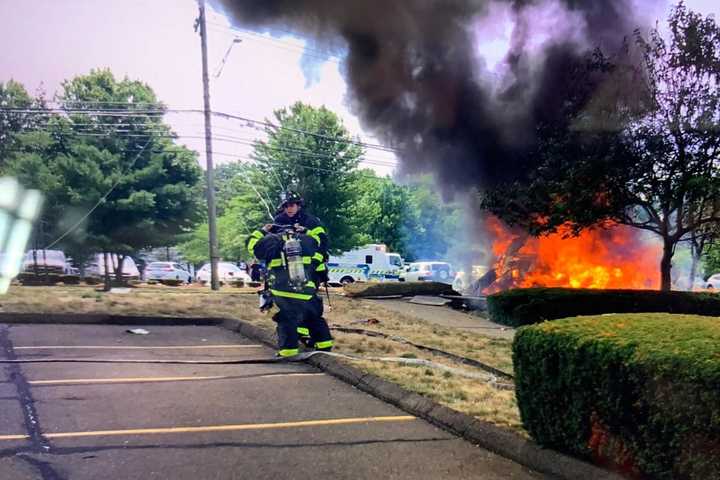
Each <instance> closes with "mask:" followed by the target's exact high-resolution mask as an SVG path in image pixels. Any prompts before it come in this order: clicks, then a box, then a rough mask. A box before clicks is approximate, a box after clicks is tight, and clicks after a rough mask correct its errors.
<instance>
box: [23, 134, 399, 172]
mask: <svg viewBox="0 0 720 480" xmlns="http://www.w3.org/2000/svg"><path fill="white" fill-rule="evenodd" d="M31 131H42V132H46V133H57V134H61V135H67V136H70V135H77V136H83V137H121V138H146V137H147V136H148V135H151V136H154V137H155V138H167V139H172V140H177V139H192V140H201V139H204V138H205V137H204V136H202V135H182V134H177V133H171V134H166V133H165V132H153V131H146V132H133V131H117V130H113V131H112V132H105V133H92V132H88V131H73V132H69V133H66V132H59V131H53V130H50V129H38V128H35V129H31ZM212 138H213V140H217V141H218V142H225V143H232V144H239V145H247V146H251V147H254V146H255V144H256V143H257V142H260V141H259V140H253V139H238V138H237V137H231V136H225V135H213V136H212ZM263 148H265V149H267V150H270V151H274V152H283V153H291V154H297V155H301V156H304V157H307V158H324V159H329V160H332V159H336V158H338V156H334V155H327V154H322V153H315V152H309V151H307V150H299V149H293V148H282V147H274V146H271V145H267V144H265V145H264V146H263ZM359 163H368V164H371V165H375V166H381V167H391V168H392V167H396V166H397V165H398V163H397V162H393V161H390V160H387V161H386V160H384V159H378V158H361V159H359Z"/></svg>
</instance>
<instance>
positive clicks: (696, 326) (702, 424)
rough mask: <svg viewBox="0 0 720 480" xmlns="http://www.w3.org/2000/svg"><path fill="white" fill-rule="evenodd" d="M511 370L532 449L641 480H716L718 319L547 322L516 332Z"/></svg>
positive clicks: (719, 447)
mask: <svg viewBox="0 0 720 480" xmlns="http://www.w3.org/2000/svg"><path fill="white" fill-rule="evenodd" d="M513 363H514V367H515V370H514V371H515V385H516V394H517V400H518V406H519V408H520V414H521V417H522V420H523V424H524V426H525V428H526V429H527V431H528V432H529V433H530V435H531V436H532V437H533V438H534V439H535V440H536V441H537V442H538V443H539V444H541V445H543V446H546V447H550V448H554V449H557V450H560V451H563V452H566V453H570V454H573V455H576V456H579V457H581V458H584V459H589V460H593V461H595V463H598V464H601V465H610V466H613V467H614V468H616V469H618V470H620V471H622V472H623V473H625V474H630V475H631V476H635V477H640V478H658V479H703V480H705V479H710V478H720V319H718V318H715V317H701V316H691V315H670V314H662V313H650V314H622V315H603V316H596V317H582V318H569V319H564V320H558V321H554V322H545V323H543V324H541V325H534V326H531V327H523V328H521V329H519V330H518V332H517V333H516V335H515V341H514V344H513Z"/></svg>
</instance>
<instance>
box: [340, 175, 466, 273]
mask: <svg viewBox="0 0 720 480" xmlns="http://www.w3.org/2000/svg"><path fill="white" fill-rule="evenodd" d="M354 185H355V186H354V189H355V190H356V191H358V192H359V194H358V198H357V201H356V202H355V204H354V205H353V208H352V211H351V217H352V219H353V221H354V229H355V231H356V237H355V241H356V243H357V244H363V243H384V244H386V245H387V246H388V248H390V250H392V251H393V252H398V253H400V254H401V255H402V256H403V257H405V258H406V259H407V260H410V261H412V260H418V259H442V258H445V256H446V255H447V252H448V249H449V247H450V244H451V243H453V241H455V240H456V239H457V238H458V229H459V225H460V212H461V209H460V207H459V206H458V205H452V204H446V203H444V202H443V201H442V199H441V198H440V196H439V195H438V193H437V192H436V191H435V188H434V184H433V181H432V178H431V177H429V176H422V177H418V178H412V179H408V184H407V185H398V184H397V183H395V182H394V181H393V180H392V179H391V178H389V177H385V178H381V177H377V176H376V175H375V174H374V172H372V170H361V171H359V172H357V174H356V180H355V184H354Z"/></svg>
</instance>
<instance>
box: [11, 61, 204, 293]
mask: <svg viewBox="0 0 720 480" xmlns="http://www.w3.org/2000/svg"><path fill="white" fill-rule="evenodd" d="M60 99H61V101H62V103H63V106H64V108H65V109H67V111H68V114H67V115H62V116H60V115H58V116H55V117H52V118H50V119H48V120H47V121H46V122H45V123H44V124H43V125H42V128H41V129H39V130H37V131H31V132H29V133H27V134H23V135H22V136H20V142H21V150H22V153H20V154H18V155H16V156H15V157H14V158H13V159H11V162H10V169H11V171H12V172H13V173H14V174H16V175H17V176H18V177H19V178H20V179H21V181H24V183H25V184H26V185H29V186H32V187H35V188H38V189H40V190H41V191H43V192H44V194H45V195H46V198H47V204H48V205H49V207H48V208H46V210H45V213H44V218H43V219H44V220H45V221H46V222H47V223H48V224H49V225H52V226H53V227H54V228H52V229H51V230H52V232H51V233H52V234H53V235H54V236H55V237H57V236H60V235H63V234H65V233H66V232H69V234H68V235H67V236H65V237H63V239H62V243H61V245H64V246H66V247H67V248H73V246H72V245H73V244H74V245H75V246H77V245H82V246H84V248H85V250H86V251H96V252H115V253H117V254H118V255H119V256H121V257H124V256H125V255H129V254H132V253H135V252H137V251H138V250H140V249H146V248H153V247H157V246H166V245H169V244H172V243H174V241H175V240H176V238H177V237H178V235H180V234H182V233H183V232H187V231H189V230H190V229H191V228H192V227H193V226H194V225H195V223H196V222H197V221H198V220H199V219H200V212H201V205H202V203H201V202H202V199H201V198H199V197H198V194H197V193H198V191H197V185H198V184H199V182H200V178H201V170H200V167H199V166H198V162H197V157H196V154H195V153H194V152H192V151H190V150H188V149H187V148H185V147H181V146H177V145H175V144H174V143H173V141H172V135H171V132H170V129H169V127H168V126H166V125H165V124H164V123H163V122H162V116H161V115H159V114H158V115H145V114H137V113H136V112H138V111H147V110H148V108H150V107H152V108H153V109H157V111H158V112H160V113H161V112H162V110H163V109H162V106H161V104H159V102H158V101H157V99H156V97H155V94H154V92H153V91H152V89H150V87H148V86H147V85H145V84H143V83H141V82H137V81H130V80H128V79H124V80H122V81H117V80H116V79H115V78H114V76H113V75H112V73H111V72H110V71H108V70H94V71H92V72H91V73H90V74H89V75H85V76H81V77H77V78H75V79H72V80H70V81H68V82H65V83H64V84H63V94H62V95H61V96H60ZM98 102H100V103H98ZM99 109H102V112H97V110H99ZM78 110H82V111H84V112H83V113H78ZM108 110H112V112H108ZM78 223H79V224H80V226H81V228H73V227H75V225H78ZM121 265H122V263H121ZM117 276H118V280H119V279H121V278H122V272H121V271H118V272H117Z"/></svg>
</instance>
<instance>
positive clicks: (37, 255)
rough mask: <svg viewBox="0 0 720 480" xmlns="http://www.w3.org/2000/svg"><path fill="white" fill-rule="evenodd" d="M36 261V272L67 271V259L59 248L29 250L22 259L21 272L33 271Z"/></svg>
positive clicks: (62, 272) (58, 272)
mask: <svg viewBox="0 0 720 480" xmlns="http://www.w3.org/2000/svg"><path fill="white" fill-rule="evenodd" d="M33 253H34V255H33ZM36 261H37V272H38V273H45V272H47V273H57V274H65V273H67V267H66V265H67V259H66V258H65V253H63V252H62V251H60V250H30V251H29V252H27V253H26V254H25V259H24V260H23V265H22V270H23V272H28V273H35V269H36Z"/></svg>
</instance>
